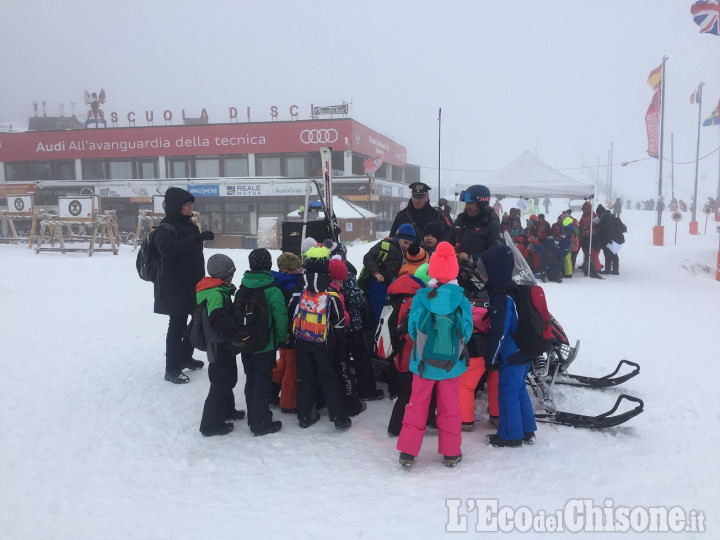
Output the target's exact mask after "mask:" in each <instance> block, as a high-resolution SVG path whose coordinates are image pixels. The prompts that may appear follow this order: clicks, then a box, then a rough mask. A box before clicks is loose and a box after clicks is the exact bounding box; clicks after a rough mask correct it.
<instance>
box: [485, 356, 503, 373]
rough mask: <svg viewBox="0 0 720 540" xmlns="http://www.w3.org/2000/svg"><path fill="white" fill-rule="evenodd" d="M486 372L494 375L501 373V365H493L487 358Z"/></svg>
mask: <svg viewBox="0 0 720 540" xmlns="http://www.w3.org/2000/svg"><path fill="white" fill-rule="evenodd" d="M485 371H487V372H488V373H494V372H496V371H500V364H493V363H492V361H491V360H490V359H489V358H488V357H487V356H486V357H485Z"/></svg>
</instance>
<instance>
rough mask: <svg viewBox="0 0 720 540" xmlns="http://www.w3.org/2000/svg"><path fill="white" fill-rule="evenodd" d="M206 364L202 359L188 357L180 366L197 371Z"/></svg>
mask: <svg viewBox="0 0 720 540" xmlns="http://www.w3.org/2000/svg"><path fill="white" fill-rule="evenodd" d="M204 365H205V362H203V361H202V360H195V359H194V358H188V359H187V360H185V361H184V362H183V363H182V365H181V366H180V369H191V370H192V371H195V370H197V369H202V368H203V366H204Z"/></svg>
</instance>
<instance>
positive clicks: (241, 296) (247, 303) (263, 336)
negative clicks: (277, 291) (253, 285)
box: [229, 284, 274, 354]
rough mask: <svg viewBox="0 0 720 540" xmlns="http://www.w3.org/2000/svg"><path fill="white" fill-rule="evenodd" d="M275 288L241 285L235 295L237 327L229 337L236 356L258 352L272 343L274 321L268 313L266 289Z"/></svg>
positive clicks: (234, 305)
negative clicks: (271, 332) (250, 287)
mask: <svg viewBox="0 0 720 540" xmlns="http://www.w3.org/2000/svg"><path fill="white" fill-rule="evenodd" d="M273 286H274V285H272V284H271V285H266V286H265V287H258V288H257V289H249V288H247V287H245V286H244V285H240V288H239V289H238V290H237V293H235V302H234V303H233V312H234V315H235V319H236V321H237V326H236V327H235V328H234V329H233V330H232V332H231V333H230V336H229V337H230V340H229V341H230V348H231V349H232V350H233V352H234V353H235V354H239V353H255V352H258V351H260V350H262V349H264V348H265V347H267V345H268V343H269V342H270V329H271V325H272V323H273V319H272V318H271V317H270V314H269V313H268V305H267V299H266V298H265V289H267V288H268V287H273Z"/></svg>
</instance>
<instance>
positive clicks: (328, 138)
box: [300, 129, 338, 144]
mask: <svg viewBox="0 0 720 540" xmlns="http://www.w3.org/2000/svg"><path fill="white" fill-rule="evenodd" d="M337 140H338V132H337V131H335V130H334V129H303V130H302V131H301V132H300V142H301V143H303V144H332V143H334V142H336V141H337Z"/></svg>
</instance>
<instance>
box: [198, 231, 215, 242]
mask: <svg viewBox="0 0 720 540" xmlns="http://www.w3.org/2000/svg"><path fill="white" fill-rule="evenodd" d="M206 240H215V234H213V232H212V231H203V232H201V233H200V234H199V235H198V236H196V237H195V241H196V242H198V243H200V242H205V241H206Z"/></svg>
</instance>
